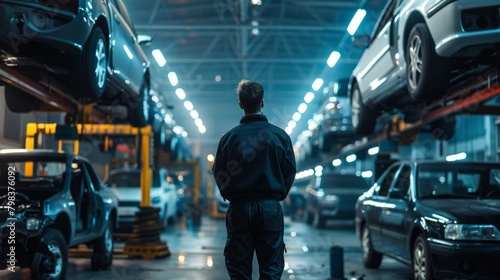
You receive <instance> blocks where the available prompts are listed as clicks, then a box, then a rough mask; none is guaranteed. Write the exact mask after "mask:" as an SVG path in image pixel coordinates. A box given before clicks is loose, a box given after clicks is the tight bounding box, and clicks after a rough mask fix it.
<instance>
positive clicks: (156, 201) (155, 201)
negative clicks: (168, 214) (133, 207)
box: [151, 196, 161, 204]
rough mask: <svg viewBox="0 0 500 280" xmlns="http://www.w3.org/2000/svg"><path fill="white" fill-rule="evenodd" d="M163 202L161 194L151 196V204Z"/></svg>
mask: <svg viewBox="0 0 500 280" xmlns="http://www.w3.org/2000/svg"><path fill="white" fill-rule="evenodd" d="M160 202H161V198H160V197H159V196H153V198H151V204H158V203H160Z"/></svg>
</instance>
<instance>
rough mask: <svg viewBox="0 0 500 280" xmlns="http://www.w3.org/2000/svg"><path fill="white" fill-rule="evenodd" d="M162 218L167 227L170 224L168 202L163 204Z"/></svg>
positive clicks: (164, 226) (164, 225)
mask: <svg viewBox="0 0 500 280" xmlns="http://www.w3.org/2000/svg"><path fill="white" fill-rule="evenodd" d="M161 220H162V223H163V228H167V227H168V225H169V224H170V223H169V217H168V205H167V204H165V206H163V215H162V216H161Z"/></svg>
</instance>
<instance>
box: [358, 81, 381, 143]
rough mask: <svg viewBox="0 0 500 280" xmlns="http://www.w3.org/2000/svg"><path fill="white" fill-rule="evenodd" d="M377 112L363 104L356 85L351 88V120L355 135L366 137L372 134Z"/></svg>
mask: <svg viewBox="0 0 500 280" xmlns="http://www.w3.org/2000/svg"><path fill="white" fill-rule="evenodd" d="M377 116H378V114H377V112H376V111H375V110H374V109H372V108H370V107H368V106H366V105H365V104H363V99H362V97H361V91H360V90H359V87H358V85H357V84H354V85H353V86H352V93H351V119H352V126H353V130H354V133H355V134H358V135H363V136H367V135H370V134H372V133H373V130H374V129H375V123H376V120H377Z"/></svg>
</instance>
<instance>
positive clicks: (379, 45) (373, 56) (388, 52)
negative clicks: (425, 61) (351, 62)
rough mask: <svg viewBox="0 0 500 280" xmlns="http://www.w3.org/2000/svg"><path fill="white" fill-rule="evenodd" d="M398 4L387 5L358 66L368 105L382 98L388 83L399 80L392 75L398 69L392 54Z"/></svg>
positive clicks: (394, 2)
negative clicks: (382, 90) (394, 23)
mask: <svg viewBox="0 0 500 280" xmlns="http://www.w3.org/2000/svg"><path fill="white" fill-rule="evenodd" d="M398 3H399V0H391V1H389V2H388V3H387V5H386V7H385V9H384V10H383V12H382V14H381V16H380V19H379V21H378V23H377V25H376V26H375V29H374V32H373V34H372V38H371V42H370V44H369V45H368V47H367V48H366V49H365V51H364V52H363V55H362V56H361V58H360V60H359V62H358V65H357V68H358V74H357V80H358V85H359V89H360V91H361V94H362V95H363V100H364V101H365V102H366V103H373V102H374V101H375V100H377V99H380V98H382V96H380V94H379V93H380V92H381V89H383V88H386V87H387V83H393V80H397V77H391V73H393V72H395V69H396V68H397V67H398V65H397V64H396V60H395V58H394V55H393V54H392V48H393V47H394V41H395V40H394V38H393V37H394V33H393V26H392V24H393V22H394V12H395V10H396V8H397V6H398Z"/></svg>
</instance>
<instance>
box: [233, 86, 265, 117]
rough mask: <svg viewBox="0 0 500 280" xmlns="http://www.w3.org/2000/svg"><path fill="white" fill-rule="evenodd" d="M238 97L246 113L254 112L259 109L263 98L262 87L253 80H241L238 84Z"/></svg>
mask: <svg viewBox="0 0 500 280" xmlns="http://www.w3.org/2000/svg"><path fill="white" fill-rule="evenodd" d="M237 93H238V99H239V101H240V102H241V104H242V106H243V109H245V112H247V113H256V112H258V111H260V109H261V107H260V106H261V102H262V99H264V87H263V86H262V85H261V84H259V83H257V82H254V81H248V80H241V82H240V83H239V84H238V89H237Z"/></svg>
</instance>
